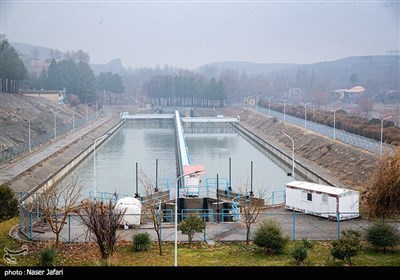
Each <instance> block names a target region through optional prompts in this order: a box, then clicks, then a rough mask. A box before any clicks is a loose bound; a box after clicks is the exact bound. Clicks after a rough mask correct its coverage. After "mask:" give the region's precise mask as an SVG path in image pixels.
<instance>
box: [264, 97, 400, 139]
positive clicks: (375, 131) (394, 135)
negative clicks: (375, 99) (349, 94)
mask: <svg viewBox="0 0 400 280" xmlns="http://www.w3.org/2000/svg"><path fill="white" fill-rule="evenodd" d="M258 105H259V106H261V107H264V108H268V102H267V101H265V100H260V101H259V102H258ZM271 110H275V111H279V112H282V113H283V105H280V104H275V103H271ZM285 113H286V114H288V115H292V116H295V117H298V118H302V119H304V107H303V106H291V105H286V108H285ZM307 120H310V121H313V122H316V123H320V124H323V125H327V126H330V127H333V126H334V119H333V113H332V112H326V111H321V110H315V114H314V112H313V110H307ZM335 122H336V124H335V126H336V129H341V130H344V131H347V132H350V133H354V134H357V135H361V136H364V137H367V138H371V139H374V140H377V141H381V121H380V120H378V119H375V118H373V119H370V120H368V119H366V118H362V117H354V116H349V115H348V114H347V112H345V111H343V110H338V111H337V112H336V121H335ZM383 126H384V128H385V129H384V133H383V141H384V142H386V143H389V144H392V145H396V146H399V145H400V128H399V127H396V126H395V125H394V123H393V122H392V121H389V120H385V121H384V124H383Z"/></svg>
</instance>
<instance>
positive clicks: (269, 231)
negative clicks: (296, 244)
mask: <svg viewBox="0 0 400 280" xmlns="http://www.w3.org/2000/svg"><path fill="white" fill-rule="evenodd" d="M288 241H289V239H288V238H287V237H284V236H283V230H282V228H281V226H280V225H279V223H278V222H277V221H276V220H275V219H267V220H264V221H262V222H261V223H260V224H259V225H258V227H257V229H256V230H255V232H254V235H253V242H254V244H256V245H257V246H259V247H261V248H264V249H266V250H267V253H270V252H273V253H280V252H282V251H283V249H284V248H285V246H286V244H287V242H288Z"/></svg>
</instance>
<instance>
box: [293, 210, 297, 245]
mask: <svg viewBox="0 0 400 280" xmlns="http://www.w3.org/2000/svg"><path fill="white" fill-rule="evenodd" d="M292 240H296V212H295V211H293V214H292Z"/></svg>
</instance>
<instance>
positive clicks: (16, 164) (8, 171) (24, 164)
mask: <svg viewBox="0 0 400 280" xmlns="http://www.w3.org/2000/svg"><path fill="white" fill-rule="evenodd" d="M111 118H112V114H105V115H104V116H103V117H100V118H98V119H96V120H94V121H92V122H90V123H88V124H87V125H85V126H83V127H81V128H79V129H77V130H75V131H74V132H69V133H67V134H65V135H64V136H61V137H60V138H57V139H56V140H51V141H50V142H48V143H46V144H44V145H40V146H38V147H36V148H35V149H33V151H32V152H31V153H29V152H27V153H25V154H22V155H21V156H19V157H17V158H15V159H13V160H11V161H8V162H5V163H3V164H1V165H0V185H3V184H4V185H5V184H7V183H8V182H9V181H11V180H12V179H14V178H16V177H17V176H19V175H20V174H22V173H24V172H25V171H27V170H29V169H30V168H32V167H33V166H35V165H36V164H38V163H39V162H41V161H43V160H44V159H46V158H48V157H50V156H51V155H53V154H54V153H56V152H58V151H59V150H60V149H62V148H64V147H65V146H68V145H70V144H71V143H73V142H74V141H76V140H77V139H79V138H81V137H82V136H84V135H85V134H87V133H88V132H90V131H92V130H93V129H95V128H97V127H99V126H100V125H102V124H104V123H105V122H107V121H108V120H110V119H111Z"/></svg>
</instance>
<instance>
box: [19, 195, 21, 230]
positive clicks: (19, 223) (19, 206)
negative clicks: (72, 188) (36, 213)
mask: <svg viewBox="0 0 400 280" xmlns="http://www.w3.org/2000/svg"><path fill="white" fill-rule="evenodd" d="M19 194H20V203H19V231H20V232H22V192H20V193H19Z"/></svg>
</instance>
